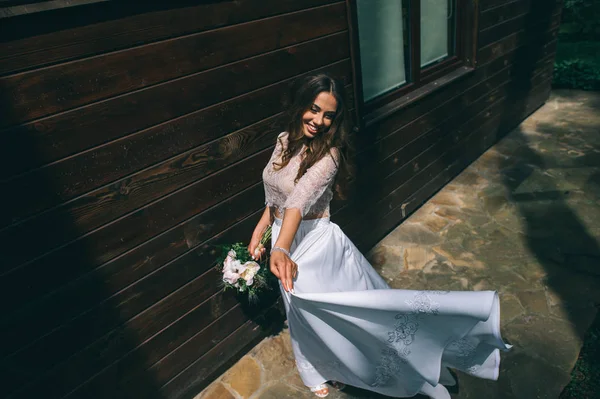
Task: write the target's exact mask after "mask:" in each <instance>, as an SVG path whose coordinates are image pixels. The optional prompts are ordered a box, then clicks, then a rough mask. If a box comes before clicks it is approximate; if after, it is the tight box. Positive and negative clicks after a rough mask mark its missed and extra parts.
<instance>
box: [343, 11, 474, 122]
mask: <svg viewBox="0 0 600 399" xmlns="http://www.w3.org/2000/svg"><path fill="white" fill-rule="evenodd" d="M348 3H349V4H348V5H349V7H350V10H351V12H352V16H353V21H352V22H353V24H352V26H353V28H354V29H353V37H354V43H353V58H354V67H355V72H356V75H359V77H358V79H357V86H360V87H357V92H360V94H359V96H358V97H359V101H360V102H361V103H362V104H357V108H358V106H360V107H361V108H362V109H363V110H364V111H365V112H366V113H370V112H372V111H374V110H376V109H378V108H380V107H382V106H384V105H386V104H389V103H391V102H393V101H395V100H397V99H399V98H400V97H402V96H404V95H405V94H407V93H408V92H410V91H412V90H415V89H418V88H420V87H423V86H425V85H427V84H428V83H430V82H434V81H435V80H436V79H438V78H440V77H442V76H444V75H446V74H448V73H449V72H452V71H454V70H456V69H458V68H460V67H462V66H465V65H471V63H472V57H471V56H470V55H468V54H467V52H466V51H465V50H466V49H467V45H468V44H469V39H471V40H472V38H470V37H469V33H470V32H473V29H472V21H469V17H470V16H471V15H470V14H469V11H470V10H469V7H472V6H471V4H472V2H470V1H467V0H349V1H348ZM470 19H471V20H472V18H470ZM471 47H472V46H471Z"/></svg>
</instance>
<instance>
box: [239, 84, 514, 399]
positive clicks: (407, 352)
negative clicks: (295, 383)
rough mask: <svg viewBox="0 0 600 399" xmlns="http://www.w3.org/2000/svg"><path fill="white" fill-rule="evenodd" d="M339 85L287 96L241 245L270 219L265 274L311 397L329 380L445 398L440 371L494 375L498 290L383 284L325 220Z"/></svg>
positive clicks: (339, 142)
mask: <svg viewBox="0 0 600 399" xmlns="http://www.w3.org/2000/svg"><path fill="white" fill-rule="evenodd" d="M344 99H345V96H344V93H343V86H342V85H341V84H340V83H338V82H337V81H336V80H334V79H332V78H331V77H329V76H327V75H317V76H309V77H307V78H304V79H302V80H300V81H299V82H298V83H297V84H296V86H295V88H294V89H293V95H292V103H291V106H290V108H289V111H288V113H287V120H288V126H287V131H286V132H284V133H282V134H280V135H279V136H278V138H277V143H276V146H275V150H274V152H273V155H272V157H271V159H270V161H269V163H268V164H267V166H266V168H265V169H264V171H263V180H264V185H265V196H266V205H267V206H266V208H265V211H264V213H263V216H262V218H261V219H260V221H259V222H258V224H257V226H256V229H255V230H254V233H253V235H252V239H251V242H250V245H249V246H248V250H249V251H250V253H251V254H255V255H256V257H261V256H262V255H263V254H264V248H263V249H257V248H259V245H258V244H259V239H260V236H261V234H262V232H263V231H264V230H265V228H266V227H267V226H268V225H269V224H271V223H273V230H272V232H273V233H272V250H271V258H270V268H271V271H272V272H273V274H274V275H275V276H277V278H278V279H279V280H280V287H281V290H282V295H283V298H284V303H285V308H286V313H287V317H288V324H289V329H290V336H291V340H292V347H293V350H294V355H295V357H296V365H297V367H298V371H299V373H300V376H301V377H302V380H303V382H304V383H305V384H306V385H307V386H308V387H309V388H310V389H311V391H313V392H314V393H315V394H316V395H317V396H318V397H325V396H327V394H328V393H329V389H328V386H327V385H325V383H326V382H328V381H332V382H333V385H334V386H336V387H342V386H343V383H346V384H349V385H352V386H356V387H359V388H363V389H368V390H371V391H375V392H378V393H381V394H384V395H389V396H394V397H410V396H414V395H415V394H417V393H423V394H426V395H429V396H430V397H431V398H435V399H442V398H445V399H448V398H450V395H449V394H448V391H447V390H446V388H445V387H444V386H443V385H442V383H447V384H452V383H454V380H453V378H452V376H451V375H450V373H449V372H448V370H447V369H446V368H445V366H449V367H454V368H456V369H460V370H462V371H464V372H467V373H470V374H472V375H475V376H479V377H482V378H488V379H496V378H497V377H498V365H499V352H498V349H502V350H508V348H509V346H508V345H506V344H505V343H504V342H503V341H502V339H501V337H500V333H499V302H498V297H497V295H496V293H495V292H492V291H488V292H448V291H418V292H417V291H409V290H392V289H389V287H388V286H387V284H386V283H385V282H384V280H383V279H382V278H381V277H380V276H379V275H378V274H377V272H376V271H375V270H374V269H373V268H372V267H371V265H370V264H369V263H368V261H367V260H366V259H365V258H364V256H363V255H362V254H361V253H360V252H359V251H358V249H357V248H356V247H355V246H354V245H353V244H352V242H351V241H350V240H349V239H348V237H347V236H346V235H345V234H344V233H343V232H342V231H341V230H340V228H339V227H338V226H337V225H336V224H335V223H332V222H330V220H329V203H330V201H331V199H332V197H333V189H334V187H335V188H336V190H337V189H339V188H341V187H340V186H341V185H342V184H341V183H344V182H345V181H346V180H347V176H348V170H349V167H348V162H347V149H348V145H347V143H348V139H349V132H350V130H349V123H348V119H349V115H348V111H347V108H346V105H345V103H344Z"/></svg>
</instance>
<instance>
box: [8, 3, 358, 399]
mask: <svg viewBox="0 0 600 399" xmlns="http://www.w3.org/2000/svg"><path fill="white" fill-rule="evenodd" d="M107 3H108V4H107ZM111 3H117V4H111ZM119 3H121V2H103V3H98V4H94V5H91V6H89V7H87V6H81V7H73V8H66V9H62V10H57V11H54V12H48V13H38V14H36V15H31V16H23V17H12V18H7V19H6V20H3V21H0V25H2V39H0V40H1V42H0V114H1V117H0V149H2V156H1V157H0V192H2V193H3V199H4V206H3V207H1V208H0V243H1V244H0V245H1V248H2V250H1V251H0V253H1V256H2V260H1V262H0V264H1V267H0V275H1V280H0V295H1V300H0V304H1V305H0V306H1V307H2V309H1V312H0V314H2V317H1V320H2V321H1V325H0V342H2V345H1V353H0V356H1V358H2V360H1V363H0V365H1V371H2V374H3V377H4V378H3V381H5V382H4V383H3V384H2V385H3V386H2V391H3V393H4V394H5V395H6V397H8V398H11V399H17V398H32V397H44V398H86V399H90V398H138V397H139V398H152V397H156V398H175V397H182V396H185V395H187V394H190V395H191V394H193V393H197V392H198V391H199V390H200V389H201V388H202V387H203V386H204V385H205V384H206V383H208V382H209V381H210V378H211V377H214V375H215V373H218V372H219V370H221V369H220V367H221V368H222V366H224V365H227V364H229V363H230V362H231V361H232V360H235V359H236V358H237V357H239V356H240V355H241V354H242V353H243V351H244V349H245V348H248V347H249V346H251V345H252V344H253V343H255V342H257V339H260V338H261V337H263V336H264V332H263V331H262V330H261V328H260V326H259V324H257V322H256V320H255V319H249V314H248V311H247V309H245V308H243V307H242V306H240V305H239V304H238V301H237V300H236V298H235V297H234V296H232V295H226V294H223V293H222V292H221V289H220V287H219V286H218V284H217V282H218V275H217V273H216V272H215V271H214V270H213V269H212V263H213V260H214V256H215V254H214V247H212V245H213V244H215V243H223V242H234V241H242V240H243V241H247V240H248V239H249V236H250V234H251V232H252V229H253V227H254V225H255V223H256V221H257V220H258V217H259V216H260V212H261V211H262V209H264V194H263V188H262V185H261V171H262V168H263V167H264V165H265V164H266V162H267V159H268V157H269V156H270V154H271V152H272V148H273V144H274V143H275V137H276V136H277V134H278V133H279V132H280V130H279V129H278V128H277V123H276V119H277V117H278V116H279V114H280V113H281V111H282V104H281V97H282V94H283V93H284V92H285V91H286V90H287V88H288V86H289V84H290V82H291V81H292V80H293V79H294V78H296V77H298V76H301V75H302V74H306V73H311V72H315V71H327V72H330V73H332V74H334V75H337V76H339V77H340V78H341V79H343V80H344V81H345V82H346V83H347V84H350V82H351V81H352V79H351V65H350V60H349V57H350V54H349V44H348V40H349V39H348V31H347V28H348V27H347V18H346V8H345V3H344V2H343V1H336V0H265V1H262V2H256V1H252V0H239V1H235V2H231V1H195V2H173V3H174V4H175V5H177V6H173V5H172V6H171V8H169V7H167V6H166V5H165V4H167V3H169V2H149V3H150V4H154V3H160V4H159V5H160V7H158V6H157V7H155V8H151V7H150V6H149V9H148V10H141V9H140V7H143V6H141V5H140V4H135V7H134V5H132V4H125V5H121V4H119ZM192 3H193V4H194V5H191V4H192Z"/></svg>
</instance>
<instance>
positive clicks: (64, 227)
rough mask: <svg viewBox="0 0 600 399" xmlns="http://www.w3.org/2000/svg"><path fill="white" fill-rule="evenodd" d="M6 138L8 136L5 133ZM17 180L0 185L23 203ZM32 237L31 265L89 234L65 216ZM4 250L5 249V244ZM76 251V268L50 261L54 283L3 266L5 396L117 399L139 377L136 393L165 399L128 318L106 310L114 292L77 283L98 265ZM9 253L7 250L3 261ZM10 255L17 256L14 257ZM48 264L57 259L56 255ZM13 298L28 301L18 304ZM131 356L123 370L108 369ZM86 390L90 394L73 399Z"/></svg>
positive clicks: (49, 186) (45, 188)
mask: <svg viewBox="0 0 600 399" xmlns="http://www.w3.org/2000/svg"><path fill="white" fill-rule="evenodd" d="M0 95H2V96H6V97H5V98H4V99H2V101H0V103H1V104H3V106H2V109H0V114H2V115H8V114H10V113H11V109H10V108H9V107H10V104H11V99H10V97H9V93H5V92H3V93H0ZM21 133H23V131H22V132H21ZM1 134H3V131H0V135H1ZM19 141H20V142H23V141H25V142H29V143H30V146H29V147H27V148H23V150H24V151H25V150H26V151H28V152H29V154H30V155H28V158H33V159H35V155H33V156H32V155H31V152H36V153H38V154H39V153H40V152H41V151H43V149H42V148H38V147H37V146H36V142H35V141H34V140H33V138H29V139H28V138H23V137H20V138H19ZM14 150H15V149H14V147H12V146H6V147H4V148H1V149H0V156H1V157H3V158H4V159H7V158H11V157H15V156H18V154H14V152H13V151H14ZM9 152H10V153H11V154H10V156H9V155H8V153H9ZM10 180H11V178H10V177H9V178H8V179H5V180H2V181H0V186H1V187H2V188H1V189H0V191H1V192H2V193H3V195H10V196H14V197H16V200H17V201H18V196H19V193H18V192H13V191H11V181H10ZM56 185H57V182H56V181H54V180H53V179H51V178H47V179H46V180H45V181H43V182H41V183H40V184H39V185H38V186H37V187H36V192H37V195H39V197H40V198H44V197H51V196H53V195H54V192H55V189H54V188H55V187H56ZM11 202H12V201H11ZM9 211H10V210H9ZM22 226H25V227H22ZM19 228H24V229H26V224H23V223H22V222H18V223H17V224H14V225H8V226H1V227H0V234H2V233H3V231H4V233H6V232H7V231H10V230H11V229H19ZM20 233H23V232H20ZM24 233H25V234H26V233H27V231H25V232H24ZM31 233H32V236H36V237H40V238H39V239H36V240H30V241H23V242H22V243H21V245H20V248H17V250H18V252H21V253H24V254H25V256H23V257H22V258H23V259H28V258H27V255H26V254H27V251H28V249H31V248H34V247H35V246H36V245H37V243H39V242H40V241H39V240H43V239H44V237H50V236H53V235H61V236H66V237H78V236H80V235H81V233H82V232H80V231H79V230H78V227H77V225H76V224H75V222H74V221H73V220H72V219H70V218H69V217H68V216H66V215H63V217H62V219H61V220H60V221H59V222H58V223H52V224H48V225H46V226H45V229H44V231H36V232H35V234H33V233H34V232H31ZM2 246H3V243H0V247H2ZM76 248H77V249H76V250H73V251H71V252H70V253H69V260H68V264H67V263H62V262H53V261H49V262H48V263H47V264H46V265H45V266H47V267H50V268H51V269H52V275H53V277H52V279H51V280H49V281H44V280H40V277H38V276H37V275H36V274H35V273H29V272H28V264H30V263H31V262H32V261H33V259H28V260H27V261H25V262H18V261H17V262H8V260H7V259H6V258H5V259H4V260H5V261H7V263H4V262H0V263H4V264H3V266H2V269H1V274H2V276H1V277H0V281H1V283H0V290H1V291H2V292H3V295H5V298H6V299H7V300H8V303H5V305H4V306H5V307H6V309H5V310H4V311H3V312H2V316H1V317H0V320H1V321H0V341H1V342H2V345H1V353H0V358H1V360H0V373H1V374H2V376H3V378H2V379H3V383H2V391H3V392H4V395H6V396H4V395H3V397H6V398H7V399H8V398H10V399H17V398H23V399H24V398H32V397H44V398H48V399H51V398H52V399H54V398H62V397H65V395H67V394H69V393H70V392H71V395H70V396H69V398H77V397H85V398H88V399H91V398H116V397H117V395H116V392H115V388H116V387H117V386H118V385H119V384H125V385H126V384H127V383H126V380H125V378H134V377H135V385H136V386H137V387H139V389H140V390H142V389H143V390H144V391H146V392H151V393H152V395H146V394H144V396H143V397H144V398H151V397H152V398H157V399H163V397H162V395H161V394H160V391H159V388H160V386H157V385H156V384H155V378H154V375H153V374H152V373H151V372H149V371H148V370H147V369H148V367H149V366H150V365H151V364H149V362H148V359H147V358H146V356H145V354H144V353H143V352H142V351H139V352H132V351H133V350H134V349H136V348H137V347H138V346H139V345H140V344H141V342H140V340H139V339H137V338H136V335H135V334H134V333H132V332H130V331H128V329H127V327H126V326H124V323H125V322H126V321H127V318H124V317H123V316H122V315H121V314H120V313H119V311H118V310H117V309H115V308H114V307H112V306H110V301H108V303H106V302H103V301H105V300H106V299H107V298H109V297H110V296H111V295H112V294H111V293H109V292H108V291H107V287H106V282H105V281H104V280H102V278H101V274H99V273H97V274H95V278H93V279H90V278H89V275H83V276H82V277H81V278H80V279H78V280H75V281H72V274H73V273H74V274H75V275H79V274H81V273H80V270H86V271H89V270H93V269H94V267H93V266H89V264H90V257H89V256H88V251H87V250H86V248H85V247H83V246H76ZM7 252H8V251H6V250H0V253H7ZM10 252H12V253H14V251H13V250H12V249H11V251H10ZM33 252H37V251H33ZM42 257H47V258H50V259H51V258H52V250H51V251H50V252H49V253H46V254H44V255H42ZM82 281H83V282H84V283H85V284H83V285H82V286H83V288H81V287H78V284H79V283H81V282H82ZM82 289H85V291H81V290H82ZM24 292H25V295H24V294H23V293H24ZM11 293H12V294H11ZM11 297H19V298H26V300H20V299H19V300H18V301H16V300H14V299H13V300H11ZM80 297H85V300H84V301H81V300H80ZM90 298H93V299H92V300H93V302H90ZM125 355H126V358H125V359H126V361H125V362H123V366H120V367H119V366H117V367H113V368H111V369H105V368H106V367H108V366H111V365H113V363H114V362H115V361H116V360H118V359H120V358H122V357H123V356H125ZM113 366H114V365H113ZM125 367H126V368H125ZM125 371H126V372H125ZM97 373H100V374H98V375H97ZM94 376H96V377H101V378H100V380H101V381H103V384H91V385H88V387H87V388H86V386H85V385H82V384H85V383H86V382H88V383H89V381H88V379H89V378H91V377H94ZM126 376H127V377H126ZM90 386H94V390H93V391H92V392H88V391H87V389H88V388H89V387H90ZM137 387H136V388H134V389H133V391H134V392H135V391H137V390H138V388H137ZM80 388H81V389H83V390H82V391H74V392H72V391H73V390H76V389H80ZM131 391H132V390H130V391H129V392H131ZM82 392H85V394H83V393H82ZM80 395H82V396H80Z"/></svg>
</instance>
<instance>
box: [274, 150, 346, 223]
mask: <svg viewBox="0 0 600 399" xmlns="http://www.w3.org/2000/svg"><path fill="white" fill-rule="evenodd" d="M338 162H339V154H338V152H337V149H335V148H334V149H332V150H331V155H326V156H324V157H323V158H322V159H320V160H319V161H317V162H316V163H315V164H314V165H313V166H311V167H310V168H309V169H308V170H307V171H306V173H305V174H304V176H302V177H301V178H300V180H298V183H297V184H296V186H295V187H294V190H293V191H292V192H291V193H290V195H289V196H288V197H287V200H286V201H285V205H284V208H286V209H291V208H296V209H298V210H300V214H301V215H302V217H304V216H305V215H306V214H307V212H308V211H309V209H310V208H311V207H312V206H313V205H314V204H315V203H316V202H317V200H318V199H319V198H321V196H322V195H323V193H324V192H325V190H327V187H329V186H330V185H331V183H332V182H333V179H334V177H335V174H336V173H337V170H338Z"/></svg>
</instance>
